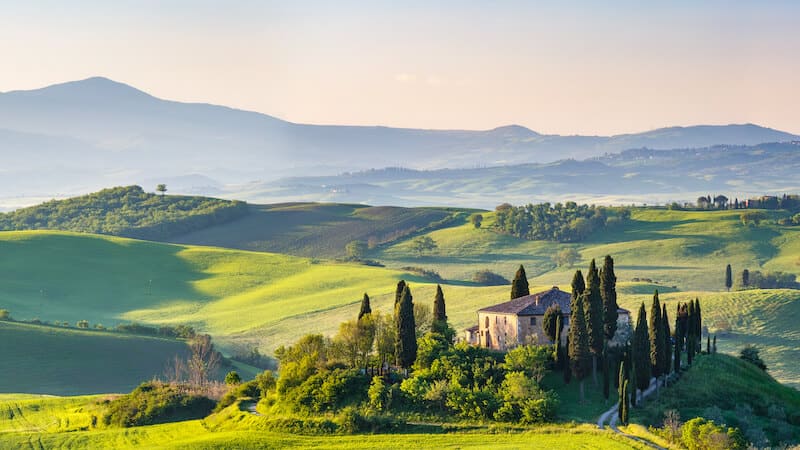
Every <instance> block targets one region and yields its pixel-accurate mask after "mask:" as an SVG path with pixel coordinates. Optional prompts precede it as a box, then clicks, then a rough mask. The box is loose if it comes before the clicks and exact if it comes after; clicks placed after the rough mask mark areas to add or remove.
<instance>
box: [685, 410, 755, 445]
mask: <svg viewBox="0 0 800 450" xmlns="http://www.w3.org/2000/svg"><path fill="white" fill-rule="evenodd" d="M681 441H682V442H683V445H685V446H686V448H688V449H689V450H706V449H720V450H723V449H725V450H744V449H746V448H747V444H748V443H747V439H745V437H744V435H743V434H742V432H741V431H739V429H737V428H728V429H727V430H726V429H725V428H723V427H722V426H719V425H717V424H715V423H714V421H713V420H706V419H704V418H702V417H695V418H694V419H692V420H690V421H688V422H686V423H685V424H684V425H683V427H681Z"/></svg>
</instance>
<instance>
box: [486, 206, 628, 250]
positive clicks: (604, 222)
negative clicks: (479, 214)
mask: <svg viewBox="0 0 800 450" xmlns="http://www.w3.org/2000/svg"><path fill="white" fill-rule="evenodd" d="M630 214H631V211H630V209H629V208H626V207H604V206H595V205H578V204H577V203H575V202H571V201H570V202H566V203H564V204H561V203H556V204H554V205H551V204H550V203H540V204H537V205H534V204H527V205H525V206H512V205H510V204H508V203H503V204H502V205H499V206H497V207H496V208H495V223H494V229H495V230H496V231H498V232H501V233H505V234H510V235H512V236H516V237H518V238H522V239H529V240H547V241H556V242H580V241H582V240H584V239H586V238H587V237H588V236H589V235H591V234H592V233H593V232H595V231H597V230H601V229H604V228H611V227H615V226H617V225H619V224H620V223H622V222H624V221H626V220H628V219H629V218H630Z"/></svg>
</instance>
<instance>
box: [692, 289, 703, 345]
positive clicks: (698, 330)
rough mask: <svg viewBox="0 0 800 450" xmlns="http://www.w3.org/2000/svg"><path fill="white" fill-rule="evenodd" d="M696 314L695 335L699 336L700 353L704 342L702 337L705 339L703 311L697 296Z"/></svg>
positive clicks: (695, 301)
mask: <svg viewBox="0 0 800 450" xmlns="http://www.w3.org/2000/svg"><path fill="white" fill-rule="evenodd" d="M694 315H695V319H694V327H695V329H694V333H695V336H697V348H698V353H699V350H700V346H701V344H702V339H703V312H702V311H701V310H700V299H699V298H696V299H695V300H694Z"/></svg>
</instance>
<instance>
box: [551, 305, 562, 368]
mask: <svg viewBox="0 0 800 450" xmlns="http://www.w3.org/2000/svg"><path fill="white" fill-rule="evenodd" d="M563 328H564V323H563V319H562V318H561V315H560V314H559V316H558V317H557V318H556V337H555V339H554V340H553V346H554V349H553V357H554V359H555V361H556V368H557V369H563V368H564V356H563V355H562V354H561V353H562V351H561V330H562V329H563Z"/></svg>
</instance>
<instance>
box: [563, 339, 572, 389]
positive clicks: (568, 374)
mask: <svg viewBox="0 0 800 450" xmlns="http://www.w3.org/2000/svg"><path fill="white" fill-rule="evenodd" d="M569 349H570V345H569V333H567V342H566V347H565V350H564V351H562V353H561V354H562V355H563V356H564V363H563V368H564V373H563V375H564V384H569V382H570V381H572V361H570V359H569Z"/></svg>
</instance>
